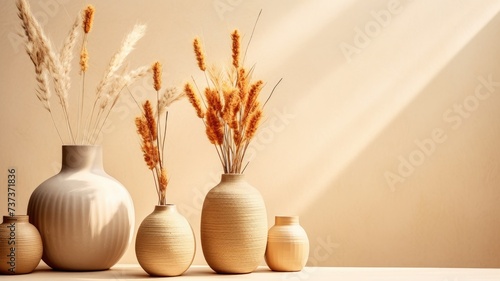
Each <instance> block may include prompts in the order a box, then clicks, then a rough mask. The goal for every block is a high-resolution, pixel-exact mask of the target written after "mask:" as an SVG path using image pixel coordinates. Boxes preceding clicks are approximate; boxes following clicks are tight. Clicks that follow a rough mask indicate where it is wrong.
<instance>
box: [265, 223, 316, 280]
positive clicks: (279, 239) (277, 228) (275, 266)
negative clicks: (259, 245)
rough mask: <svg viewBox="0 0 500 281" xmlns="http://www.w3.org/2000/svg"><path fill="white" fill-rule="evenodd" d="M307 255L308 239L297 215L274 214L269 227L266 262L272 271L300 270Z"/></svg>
mask: <svg viewBox="0 0 500 281" xmlns="http://www.w3.org/2000/svg"><path fill="white" fill-rule="evenodd" d="M308 256H309V239H308V238H307V233H306V231H305V230H304V229H303V228H302V226H300V224H299V217H297V216H291V217H285V216H276V217H275V224H274V226H273V227H271V229H269V234H268V238H267V249H266V263H267V265H268V266H269V268H270V269H271V270H273V271H300V270H302V268H303V267H304V266H305V265H306V263H307V258H308Z"/></svg>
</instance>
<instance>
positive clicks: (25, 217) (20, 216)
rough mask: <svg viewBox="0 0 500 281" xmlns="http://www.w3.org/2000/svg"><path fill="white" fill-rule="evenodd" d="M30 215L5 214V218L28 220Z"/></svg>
mask: <svg viewBox="0 0 500 281" xmlns="http://www.w3.org/2000/svg"><path fill="white" fill-rule="evenodd" d="M28 219H29V216H28V215H14V216H3V220H4V221H5V220H22V221H25V220H28Z"/></svg>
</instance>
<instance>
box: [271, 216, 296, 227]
mask: <svg viewBox="0 0 500 281" xmlns="http://www.w3.org/2000/svg"><path fill="white" fill-rule="evenodd" d="M274 223H275V224H276V225H292V224H299V217H298V216H276V217H275V219H274Z"/></svg>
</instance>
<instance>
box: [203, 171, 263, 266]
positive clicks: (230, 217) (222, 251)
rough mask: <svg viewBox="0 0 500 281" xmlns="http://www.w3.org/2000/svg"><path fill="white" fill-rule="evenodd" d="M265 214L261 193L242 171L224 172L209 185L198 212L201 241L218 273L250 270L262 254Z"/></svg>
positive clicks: (256, 264)
mask: <svg viewBox="0 0 500 281" xmlns="http://www.w3.org/2000/svg"><path fill="white" fill-rule="evenodd" d="M267 227H268V226H267V214H266V207H265V204H264V200H263V199H262V196H261V195H260V193H259V192H258V191H257V189H255V188H254V187H252V186H251V185H250V184H248V183H247V182H246V181H245V180H244V178H243V175H240V174H224V175H222V180H221V182H220V183H219V184H218V185H217V186H216V187H214V188H213V189H211V190H210V191H209V192H208V194H207V196H206V197H205V201H204V203H203V209H202V214H201V244H202V248H203V255H204V256H205V260H206V261H207V263H208V265H209V266H210V267H211V268H212V269H213V270H214V271H216V272H218V273H249V272H252V271H254V270H255V269H256V268H257V266H258V265H259V264H260V262H261V261H262V259H263V257H264V253H265V250H266V241H267Z"/></svg>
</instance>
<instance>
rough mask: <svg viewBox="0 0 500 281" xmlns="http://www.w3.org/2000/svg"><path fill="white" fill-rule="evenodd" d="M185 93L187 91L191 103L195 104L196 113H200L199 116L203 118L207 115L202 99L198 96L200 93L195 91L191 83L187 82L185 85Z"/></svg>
mask: <svg viewBox="0 0 500 281" xmlns="http://www.w3.org/2000/svg"><path fill="white" fill-rule="evenodd" d="M184 93H186V96H187V97H188V99H189V102H190V103H191V105H193V107H194V109H195V110H196V115H198V117H199V118H203V117H204V116H205V112H204V111H203V109H202V108H201V102H200V99H199V98H198V95H197V94H196V93H195V92H194V89H193V87H192V86H191V84H189V83H186V85H185V86H184Z"/></svg>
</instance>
